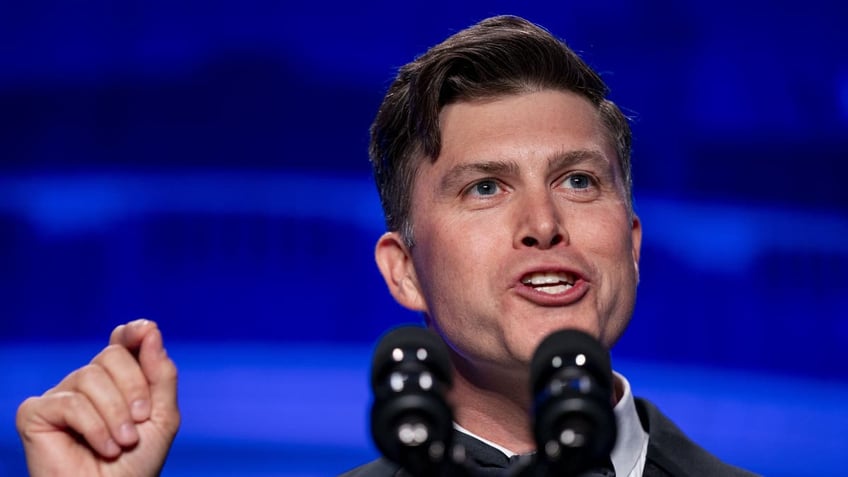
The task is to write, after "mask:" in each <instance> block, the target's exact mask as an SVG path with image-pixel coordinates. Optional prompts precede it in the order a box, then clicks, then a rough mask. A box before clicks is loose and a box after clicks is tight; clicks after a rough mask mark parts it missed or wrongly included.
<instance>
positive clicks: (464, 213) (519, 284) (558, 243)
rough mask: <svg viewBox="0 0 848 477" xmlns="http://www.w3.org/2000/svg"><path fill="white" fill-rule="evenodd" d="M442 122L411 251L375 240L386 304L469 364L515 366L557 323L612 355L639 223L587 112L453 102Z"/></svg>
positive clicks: (424, 178)
mask: <svg viewBox="0 0 848 477" xmlns="http://www.w3.org/2000/svg"><path fill="white" fill-rule="evenodd" d="M440 125H441V132H442V150H441V154H440V155H439V157H438V159H437V160H436V161H435V162H432V163H431V162H430V161H423V163H422V165H421V167H420V169H419V174H418V176H417V178H416V181H415V186H414V191H413V196H412V204H411V210H412V214H411V221H412V224H413V238H414V242H415V245H414V246H413V247H412V248H411V249H407V248H406V247H405V246H404V245H403V242H402V240H401V239H400V238H399V237H398V236H397V233H389V234H386V235H385V236H384V237H383V238H381V239H380V242H378V245H377V262H378V265H380V269H381V271H382V272H383V274H384V276H385V277H386V280H387V283H388V284H389V288H390V290H391V291H392V293H393V295H394V296H395V298H397V299H398V301H400V303H401V304H403V305H405V306H407V307H409V308H412V309H415V310H420V311H423V312H424V313H425V316H426V318H427V321H428V324H429V325H430V326H431V327H433V328H434V329H435V330H436V331H437V332H438V333H439V334H440V335H441V336H442V337H443V338H444V339H445V341H446V342H447V343H448V345H449V346H450V347H451V348H452V349H453V350H454V352H456V353H457V354H459V355H460V356H461V357H463V358H464V359H465V360H467V361H469V362H471V363H479V364H483V363H488V364H494V365H498V366H508V367H516V366H522V367H524V366H526V364H527V363H528V362H529V360H530V358H531V356H532V354H533V351H534V350H535V349H536V347H537V346H538V344H539V343H540V341H541V340H542V339H543V338H544V337H545V336H547V335H548V334H550V333H552V332H554V331H556V330H558V329H562V328H576V329H580V330H583V331H586V332H588V333H590V334H591V335H593V336H595V337H597V338H598V339H600V340H601V341H602V342H603V343H604V344H605V345H607V346H612V344H613V343H614V342H615V341H616V340H617V339H618V338H619V337H620V336H621V334H622V332H623V331H624V329H625V327H626V325H627V322H628V321H629V320H630V316H631V314H632V311H633V305H634V302H635V295H636V284H637V282H638V260H639V246H640V242H641V227H640V224H639V221H638V219H637V218H635V217H632V216H631V215H630V214H629V213H628V210H627V207H626V202H625V194H626V192H625V186H624V182H623V178H622V176H623V175H622V171H621V170H620V166H619V165H618V160H617V157H616V154H615V150H614V149H613V148H612V147H611V143H610V141H609V139H608V136H607V132H606V130H605V129H604V126H603V125H602V123H601V121H600V118H599V114H598V112H597V111H596V109H595V108H594V107H593V106H592V104H591V103H589V102H588V101H587V100H586V99H584V98H582V97H580V96H578V95H576V94H573V93H569V92H561V91H553V90H545V91H541V92H535V93H526V94H520V95H510V96H504V97H499V98H495V99H490V100H485V101H473V102H459V103H455V104H451V105H448V106H446V107H445V108H444V109H443V110H442V113H441V115H440Z"/></svg>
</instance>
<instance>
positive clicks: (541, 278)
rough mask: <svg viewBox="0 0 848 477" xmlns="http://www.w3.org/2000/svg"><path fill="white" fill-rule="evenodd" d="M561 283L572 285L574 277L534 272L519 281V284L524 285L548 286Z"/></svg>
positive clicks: (563, 273)
mask: <svg viewBox="0 0 848 477" xmlns="http://www.w3.org/2000/svg"><path fill="white" fill-rule="evenodd" d="M562 282H565V283H568V284H569V285H573V284H574V277H573V276H572V275H571V274H569V273H565V272H556V273H554V272H536V273H531V274H530V275H527V276H525V277H524V278H522V279H521V283H523V284H525V285H550V284H553V283H562Z"/></svg>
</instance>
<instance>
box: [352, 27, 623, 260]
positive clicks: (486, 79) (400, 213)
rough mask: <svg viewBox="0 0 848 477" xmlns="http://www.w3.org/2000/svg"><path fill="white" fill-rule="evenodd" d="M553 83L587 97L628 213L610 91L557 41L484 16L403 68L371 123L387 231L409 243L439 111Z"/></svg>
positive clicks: (437, 140) (434, 151)
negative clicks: (612, 156)
mask: <svg viewBox="0 0 848 477" xmlns="http://www.w3.org/2000/svg"><path fill="white" fill-rule="evenodd" d="M546 89H554V90H561V91H571V92H574V93H576V94H578V95H580V96H582V97H584V98H586V99H588V100H589V101H590V102H591V103H592V104H593V105H594V106H595V107H596V108H597V110H598V113H599V115H600V118H601V121H602V123H603V125H604V126H605V127H606V129H607V131H608V133H609V139H610V142H611V145H612V146H613V147H614V149H615V151H616V153H617V155H618V162H619V165H620V169H621V171H622V177H623V180H624V188H625V201H626V207H627V209H628V211H629V212H630V213H631V214H632V212H633V205H632V204H633V201H632V179H631V172H630V150H631V141H632V139H631V131H630V126H629V124H628V122H627V118H626V117H625V116H624V114H623V113H622V112H621V110H620V109H619V108H618V106H616V105H615V104H614V103H613V102H612V101H610V100H608V99H606V95H607V94H608V92H609V90H608V88H607V86H606V84H605V83H604V82H603V80H602V79H601V78H600V76H599V75H598V74H597V73H596V72H595V71H593V70H592V69H591V68H590V67H589V66H588V65H587V64H586V63H585V62H584V61H583V60H582V59H581V58H580V57H579V56H578V55H577V54H576V53H575V52H574V51H573V50H571V49H570V48H569V47H568V46H567V45H566V44H565V43H564V42H562V41H561V40H558V39H557V38H555V37H554V36H553V35H552V34H551V33H550V32H548V31H547V30H546V29H544V28H542V27H540V26H537V25H535V24H533V23H530V22H528V21H527V20H524V19H522V18H519V17H514V16H498V17H492V18H488V19H485V20H483V21H481V22H479V23H477V24H475V25H473V26H471V27H469V28H466V29H465V30H462V31H460V32H458V33H456V34H454V35H453V36H451V37H449V38H448V39H446V40H445V41H443V42H442V43H440V44H438V45H436V46H434V47H432V48H431V49H429V50H428V51H427V52H426V53H424V54H423V55H421V56H419V57H418V58H416V59H415V60H414V61H412V62H410V63H408V64H406V65H405V66H403V67H402V68H401V69H400V70H399V72H398V75H397V77H396V78H395V80H394V82H393V83H392V85H391V86H390V87H389V90H388V92H387V93H386V96H385V98H384V99H383V103H382V104H381V106H380V108H379V110H378V112H377V116H376V118H375V120H374V123H373V124H372V125H371V143H370V146H369V156H370V160H371V164H372V167H373V173H374V179H375V181H376V184H377V188H378V191H379V193H380V202H381V204H382V206H383V213H384V215H385V219H386V226H387V228H388V229H389V230H391V231H398V232H400V234H401V236H402V237H403V239H404V241H405V242H406V244H407V245H408V246H409V247H412V246H413V243H414V239H413V236H414V234H413V222H412V217H411V201H412V190H413V186H414V182H415V177H416V175H417V172H418V168H419V166H420V165H421V163H422V161H423V160H424V159H425V158H428V159H429V160H430V161H435V160H436V158H437V157H438V156H439V153H440V151H441V131H440V129H439V114H440V112H441V110H442V108H443V107H444V106H446V105H448V104H451V103H456V102H460V101H474V100H481V99H490V98H496V97H500V96H506V95H512V94H521V93H529V92H536V91H542V90H546Z"/></svg>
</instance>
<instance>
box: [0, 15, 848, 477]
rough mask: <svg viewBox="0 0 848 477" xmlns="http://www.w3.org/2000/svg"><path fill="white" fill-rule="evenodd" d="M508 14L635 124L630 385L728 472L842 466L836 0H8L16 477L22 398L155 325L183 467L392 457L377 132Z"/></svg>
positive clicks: (2, 124) (6, 405)
mask: <svg viewBox="0 0 848 477" xmlns="http://www.w3.org/2000/svg"><path fill="white" fill-rule="evenodd" d="M499 13H514V14H520V15H524V16H526V17H528V18H529V19H531V20H533V21H535V22H538V23H541V24H543V25H544V26H546V27H547V28H549V29H550V30H552V31H553V32H554V33H555V34H557V35H558V36H560V37H563V38H565V39H566V40H567V41H568V42H569V43H570V44H571V45H572V46H573V47H574V48H575V49H577V50H579V51H580V52H582V53H583V54H584V56H585V58H586V59H587V60H588V62H589V63H590V64H591V65H593V66H594V67H595V68H597V69H598V70H599V71H600V72H602V74H603V76H604V77H605V79H606V80H607V81H608V83H609V85H610V87H611V88H612V97H613V99H614V100H615V101H617V102H618V103H619V104H620V105H622V107H623V108H625V110H626V111H627V112H628V113H629V114H630V115H632V116H633V117H634V131H635V152H634V177H635V182H636V186H635V194H636V209H637V212H638V213H639V214H640V215H641V217H642V221H643V224H644V231H645V235H644V241H643V242H644V245H643V259H642V265H641V270H642V282H641V284H640V289H639V299H638V304H637V311H636V314H635V316H634V320H633V323H632V325H631V327H630V329H629V332H628V333H627V334H626V336H625V338H624V339H623V340H622V342H621V343H620V344H619V345H618V346H617V347H616V349H615V350H614V353H613V354H614V362H615V363H616V367H617V368H619V369H620V370H621V371H623V372H624V373H626V374H627V375H628V376H629V377H630V378H631V381H632V383H633V386H634V391H635V392H636V393H637V394H639V395H643V396H646V397H649V398H652V399H653V400H654V401H655V402H657V403H658V404H659V406H660V407H661V408H662V409H664V410H665V411H666V412H667V413H669V414H671V415H672V416H673V417H674V418H675V419H676V420H677V421H678V422H679V423H680V424H681V426H682V427H683V428H684V430H686V431H687V432H688V433H689V434H690V435H692V436H693V437H694V438H695V439H696V440H698V441H699V442H701V443H702V444H703V445H705V446H706V447H707V448H708V449H710V450H712V451H713V452H715V453H717V454H718V455H720V456H722V457H723V458H725V459H727V460H729V461H731V462H734V463H736V464H739V465H743V466H746V467H749V468H751V469H753V470H756V471H759V472H762V473H765V474H766V475H771V476H806V475H809V476H812V475H820V474H823V473H828V474H832V469H833V468H834V467H836V468H844V463H843V462H844V456H845V455H846V453H848V437H846V435H845V431H844V430H845V429H846V428H848V411H846V405H845V403H846V401H847V400H848V367H846V364H848V273H846V270H848V192H846V189H848V186H846V177H848V13H846V7H845V6H844V4H843V2H839V1H822V0H809V1H805V2H774V1H764V0H760V1H751V2H748V1H744V0H743V1H738V0H734V1H730V0H718V1H709V2H707V1H699V2H674V1H667V0H666V1H660V0H654V1H644V2H636V1H633V2H629V1H620V0H619V1H616V0H611V1H601V2H550V3H549V4H545V3H539V4H534V5H527V4H524V2H521V3H520V4H519V2H515V4H512V3H510V2H492V1H485V2H484V1H478V2H468V3H460V2H447V1H431V2H415V3H403V2H391V3H390V2H384V3H379V2H378V3H370V4H369V3H362V2H353V3H350V2H337V3H333V2H318V3H315V2H282V1H280V2H270V1H266V2H250V3H249V2H237V1H226V2H221V1H217V2H215V1H213V2H209V1H203V2H200V1H195V2H170V1H159V0H153V1H148V2H110V1H104V0H94V1H86V2H60V1H33V2H3V3H2V4H0V411H2V412H0V475H4V476H5V475H10V476H11V475H24V474H25V470H24V467H23V456H22V452H21V449H20V446H19V444H18V441H17V437H16V435H15V431H14V412H15V409H16V407H17V404H18V403H19V402H20V401H21V400H23V399H24V398H25V397H26V396H29V395H32V394H38V393H41V392H42V391H44V390H45V389H46V388H48V387H50V386H51V385H52V384H54V383H55V382H57V381H58V380H59V379H60V378H61V377H62V376H63V375H64V374H65V373H67V372H68V371H70V370H71V369H73V368H75V367H76V366H78V365H81V364H83V363H85V362H87V360H88V359H90V357H91V356H93V355H94V354H95V353H96V352H97V351H98V350H99V349H100V348H101V347H102V346H103V344H104V343H105V341H106V339H107V337H108V334H109V332H110V330H111V329H112V328H113V327H114V326H115V325H117V324H119V323H122V322H125V321H128V320H131V319H134V318H137V317H148V318H151V319H154V320H157V321H158V322H159V323H160V326H161V328H162V329H163V330H164V332H165V335H166V342H167V344H168V346H169V350H170V352H171V354H172V355H173V356H174V357H175V358H176V360H177V362H178V364H179V366H180V370H181V376H182V380H181V384H180V388H181V403H182V408H183V410H184V425H183V427H182V430H181V431H180V434H179V435H178V438H177V441H176V444H175V445H174V448H173V450H172V453H171V458H170V460H169V463H168V464H167V466H166V467H165V473H164V475H166V476H177V477H178V476H207V477H208V476H223V475H240V476H270V475H277V476H324V475H334V474H336V473H338V472H341V471H343V470H345V469H348V468H350V467H353V466H354V465H356V464H358V463H361V462H364V461H366V460H368V459H370V458H372V457H374V456H376V451H375V449H374V447H373V445H372V443H371V440H370V437H369V434H368V432H369V431H368V421H367V412H368V405H369V400H370V393H369V389H368V385H367V373H368V368H369V365H370V353H371V350H372V346H373V344H374V343H375V340H376V339H377V338H378V337H379V336H380V334H381V333H382V332H383V331H384V330H385V329H387V328H388V327H390V326H392V325H395V324H399V323H403V322H410V321H417V320H418V317H417V316H415V315H413V314H411V313H409V312H405V311H403V310H402V309H400V307H398V306H397V305H395V304H394V302H393V301H392V299H391V298H390V296H389V295H388V293H387V292H386V291H385V289H384V285H383V283H382V280H381V279H380V278H379V276H378V273H377V271H376V267H375V266H374V265H373V261H372V247H373V243H374V241H375V240H376V238H377V237H378V236H379V234H380V233H381V232H382V230H383V223H382V217H381V213H380V208H379V204H378V200H377V194H376V191H375V190H374V187H373V185H372V183H371V179H370V170H369V166H368V161H367V156H366V146H367V130H368V126H369V124H370V121H371V119H372V117H373V115H374V113H375V111H376V108H377V106H378V104H379V102H380V100H381V98H382V94H383V93H384V91H385V89H386V87H387V86H388V84H389V82H390V81H391V79H392V78H393V76H394V73H395V72H396V69H397V68H398V67H399V66H400V65H402V64H403V63H405V62H407V61H408V60H410V59H411V58H412V57H414V56H415V55H417V54H420V53H422V52H423V51H424V50H425V49H426V48H427V47H428V46H431V45H433V44H435V43H437V42H438V41H440V40H441V39H443V38H444V37H445V36H447V35H448V34H450V33H452V32H455V31H456V30H458V29H460V28H462V27H465V26H467V25H469V24H471V23H473V22H476V21H478V20H480V19H482V18H484V17H486V16H489V15H491V14H499ZM837 473H838V472H837Z"/></svg>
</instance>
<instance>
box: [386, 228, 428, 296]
mask: <svg viewBox="0 0 848 477" xmlns="http://www.w3.org/2000/svg"><path fill="white" fill-rule="evenodd" d="M374 259H375V260H376V261H377V268H379V269H380V273H381V274H382V275H383V279H384V280H385V281H386V286H387V287H388V288H389V292H390V293H391V294H392V296H393V297H394V298H395V300H396V301H397V302H398V303H400V304H401V305H403V306H404V307H406V308H409V309H410V310H413V311H423V312H426V311H427V306H426V302H425V301H424V295H423V294H422V293H421V287H420V286H419V284H418V277H417V275H416V273H415V266H414V265H413V263H412V255H411V254H410V253H409V249H408V248H407V246H406V244H405V243H404V240H403V238H402V237H401V236H400V234H399V233H397V232H386V233H384V234H383V235H382V236H381V237H380V239H379V240H377V246H376V247H375V249H374Z"/></svg>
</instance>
